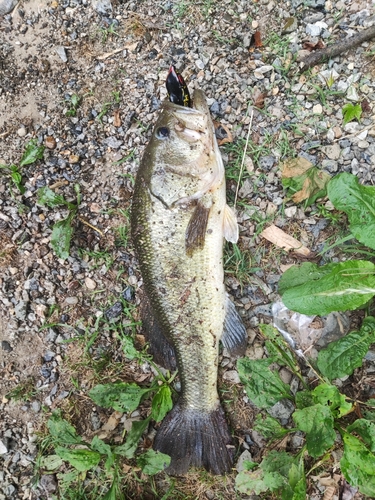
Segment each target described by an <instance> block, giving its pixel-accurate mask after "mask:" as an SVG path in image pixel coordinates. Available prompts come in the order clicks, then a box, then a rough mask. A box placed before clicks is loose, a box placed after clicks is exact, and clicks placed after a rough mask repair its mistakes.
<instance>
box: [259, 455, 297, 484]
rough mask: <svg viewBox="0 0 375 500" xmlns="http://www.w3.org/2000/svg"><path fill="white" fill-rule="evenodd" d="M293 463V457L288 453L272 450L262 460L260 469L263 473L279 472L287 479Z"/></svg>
mask: <svg viewBox="0 0 375 500" xmlns="http://www.w3.org/2000/svg"><path fill="white" fill-rule="evenodd" d="M293 463H295V457H293V456H292V455H290V453H287V452H286V451H275V450H272V451H270V452H269V453H268V454H267V455H266V456H265V457H264V458H263V460H262V462H261V464H260V467H261V469H262V470H263V471H264V472H279V473H280V474H281V475H282V476H284V477H285V478H287V477H288V475H289V469H290V468H291V466H292V464H293Z"/></svg>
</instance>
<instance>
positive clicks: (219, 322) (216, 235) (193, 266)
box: [131, 90, 246, 474]
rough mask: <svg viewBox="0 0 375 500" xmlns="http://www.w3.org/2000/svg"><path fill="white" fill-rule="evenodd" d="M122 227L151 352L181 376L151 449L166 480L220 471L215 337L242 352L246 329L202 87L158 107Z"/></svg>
mask: <svg viewBox="0 0 375 500" xmlns="http://www.w3.org/2000/svg"><path fill="white" fill-rule="evenodd" d="M131 227H132V238H133V242H134V246H135V249H136V254H137V257H138V260H139V265H140V269H141V274H142V277H143V282H144V289H145V292H146V295H147V299H148V301H147V303H148V306H147V307H148V311H147V313H146V317H147V318H146V319H147V321H145V324H147V325H152V330H153V332H152V333H153V338H152V342H151V343H152V347H153V351H154V352H155V351H159V353H158V352H156V354H159V355H158V357H157V359H158V360H160V359H161V358H163V356H164V359H165V360H166V361H168V360H169V361H170V360H171V358H173V354H172V355H171V352H172V353H175V356H176V359H177V365H178V370H179V376H180V380H181V394H180V397H179V400H178V402H177V404H176V405H175V406H174V407H173V409H172V411H171V412H170V413H169V414H168V415H167V416H166V418H165V419H164V420H163V422H162V424H161V426H160V428H159V430H158V432H157V435H156V438H155V441H154V448H155V449H156V450H159V451H161V452H163V453H166V454H168V455H170V456H171V459H172V460H171V464H170V466H169V467H168V469H167V472H169V473H170V474H184V473H186V472H187V470H188V469H189V467H190V466H196V467H201V466H204V467H205V468H206V469H207V470H209V471H210V472H212V473H215V474H223V473H225V472H228V471H230V469H231V467H232V463H233V451H234V446H233V445H232V439H231V435H230V432H229V428H228V424H227V422H226V420H225V415H224V411H223V409H222V407H221V405H220V400H219V396H218V392H217V372H218V353H219V341H220V340H221V341H222V343H223V344H224V345H225V346H226V347H227V348H228V349H229V350H230V352H231V353H232V354H234V355H240V354H243V352H244V349H245V348H246V330H245V328H244V326H243V324H242V322H241V319H240V317H239V316H238V314H237V312H236V310H235V308H234V305H233V303H232V302H231V301H230V300H229V298H228V295H227V294H226V291H225V287H224V271H223V242H224V238H226V239H227V240H228V241H232V242H235V241H237V238H238V226H237V221H236V218H235V215H234V213H233V211H232V210H231V209H230V208H229V207H228V205H227V204H226V197H225V176H224V166H223V162H222V159H221V155H220V151H219V148H218V145H217V142H216V138H215V133H214V127H213V123H212V120H211V117H210V113H209V109H208V107H207V103H206V98H205V96H204V94H203V92H202V91H200V90H196V91H195V93H194V95H193V99H192V108H187V107H182V106H180V105H177V104H175V103H172V102H169V101H166V102H165V103H164V105H163V108H162V110H161V113H160V115H159V118H158V120H157V123H156V125H155V128H154V131H153V134H152V137H151V140H150V142H149V144H148V146H147V147H146V150H145V153H144V156H143V159H142V162H141V164H140V167H139V171H138V173H137V178H136V182H135V190H134V197H133V204H132V215H131ZM150 317H152V320H150ZM155 335H156V338H155ZM160 351H162V352H161V354H162V356H160ZM172 362H173V361H172Z"/></svg>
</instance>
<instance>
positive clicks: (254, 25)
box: [251, 21, 259, 30]
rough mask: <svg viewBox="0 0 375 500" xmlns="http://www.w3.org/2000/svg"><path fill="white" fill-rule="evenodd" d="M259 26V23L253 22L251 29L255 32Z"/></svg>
mask: <svg viewBox="0 0 375 500" xmlns="http://www.w3.org/2000/svg"><path fill="white" fill-rule="evenodd" d="M258 26H259V23H258V21H251V27H252V28H253V29H254V30H255V29H257V27H258Z"/></svg>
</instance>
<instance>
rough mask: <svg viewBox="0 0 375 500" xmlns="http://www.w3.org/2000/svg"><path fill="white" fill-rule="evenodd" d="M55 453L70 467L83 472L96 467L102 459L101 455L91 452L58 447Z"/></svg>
mask: <svg viewBox="0 0 375 500" xmlns="http://www.w3.org/2000/svg"><path fill="white" fill-rule="evenodd" d="M55 451H56V453H57V455H58V456H59V457H60V458H62V459H63V460H66V461H67V462H69V463H70V465H72V466H73V467H75V468H76V469H77V470H79V471H81V472H84V471H87V470H89V469H93V468H94V467H96V466H97V465H98V464H99V462H100V458H101V456H100V453H98V452H97V451H91V450H84V449H78V450H69V449H68V448H62V447H61V446H57V447H56V449H55Z"/></svg>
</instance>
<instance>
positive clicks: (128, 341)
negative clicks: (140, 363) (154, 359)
mask: <svg viewBox="0 0 375 500" xmlns="http://www.w3.org/2000/svg"><path fill="white" fill-rule="evenodd" d="M121 347H122V350H123V351H124V354H125V356H126V358H127V359H129V360H132V359H138V358H139V356H140V353H139V352H138V351H137V349H136V348H135V347H134V340H133V339H132V338H131V337H129V336H125V335H124V336H123V337H122V338H121Z"/></svg>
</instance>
